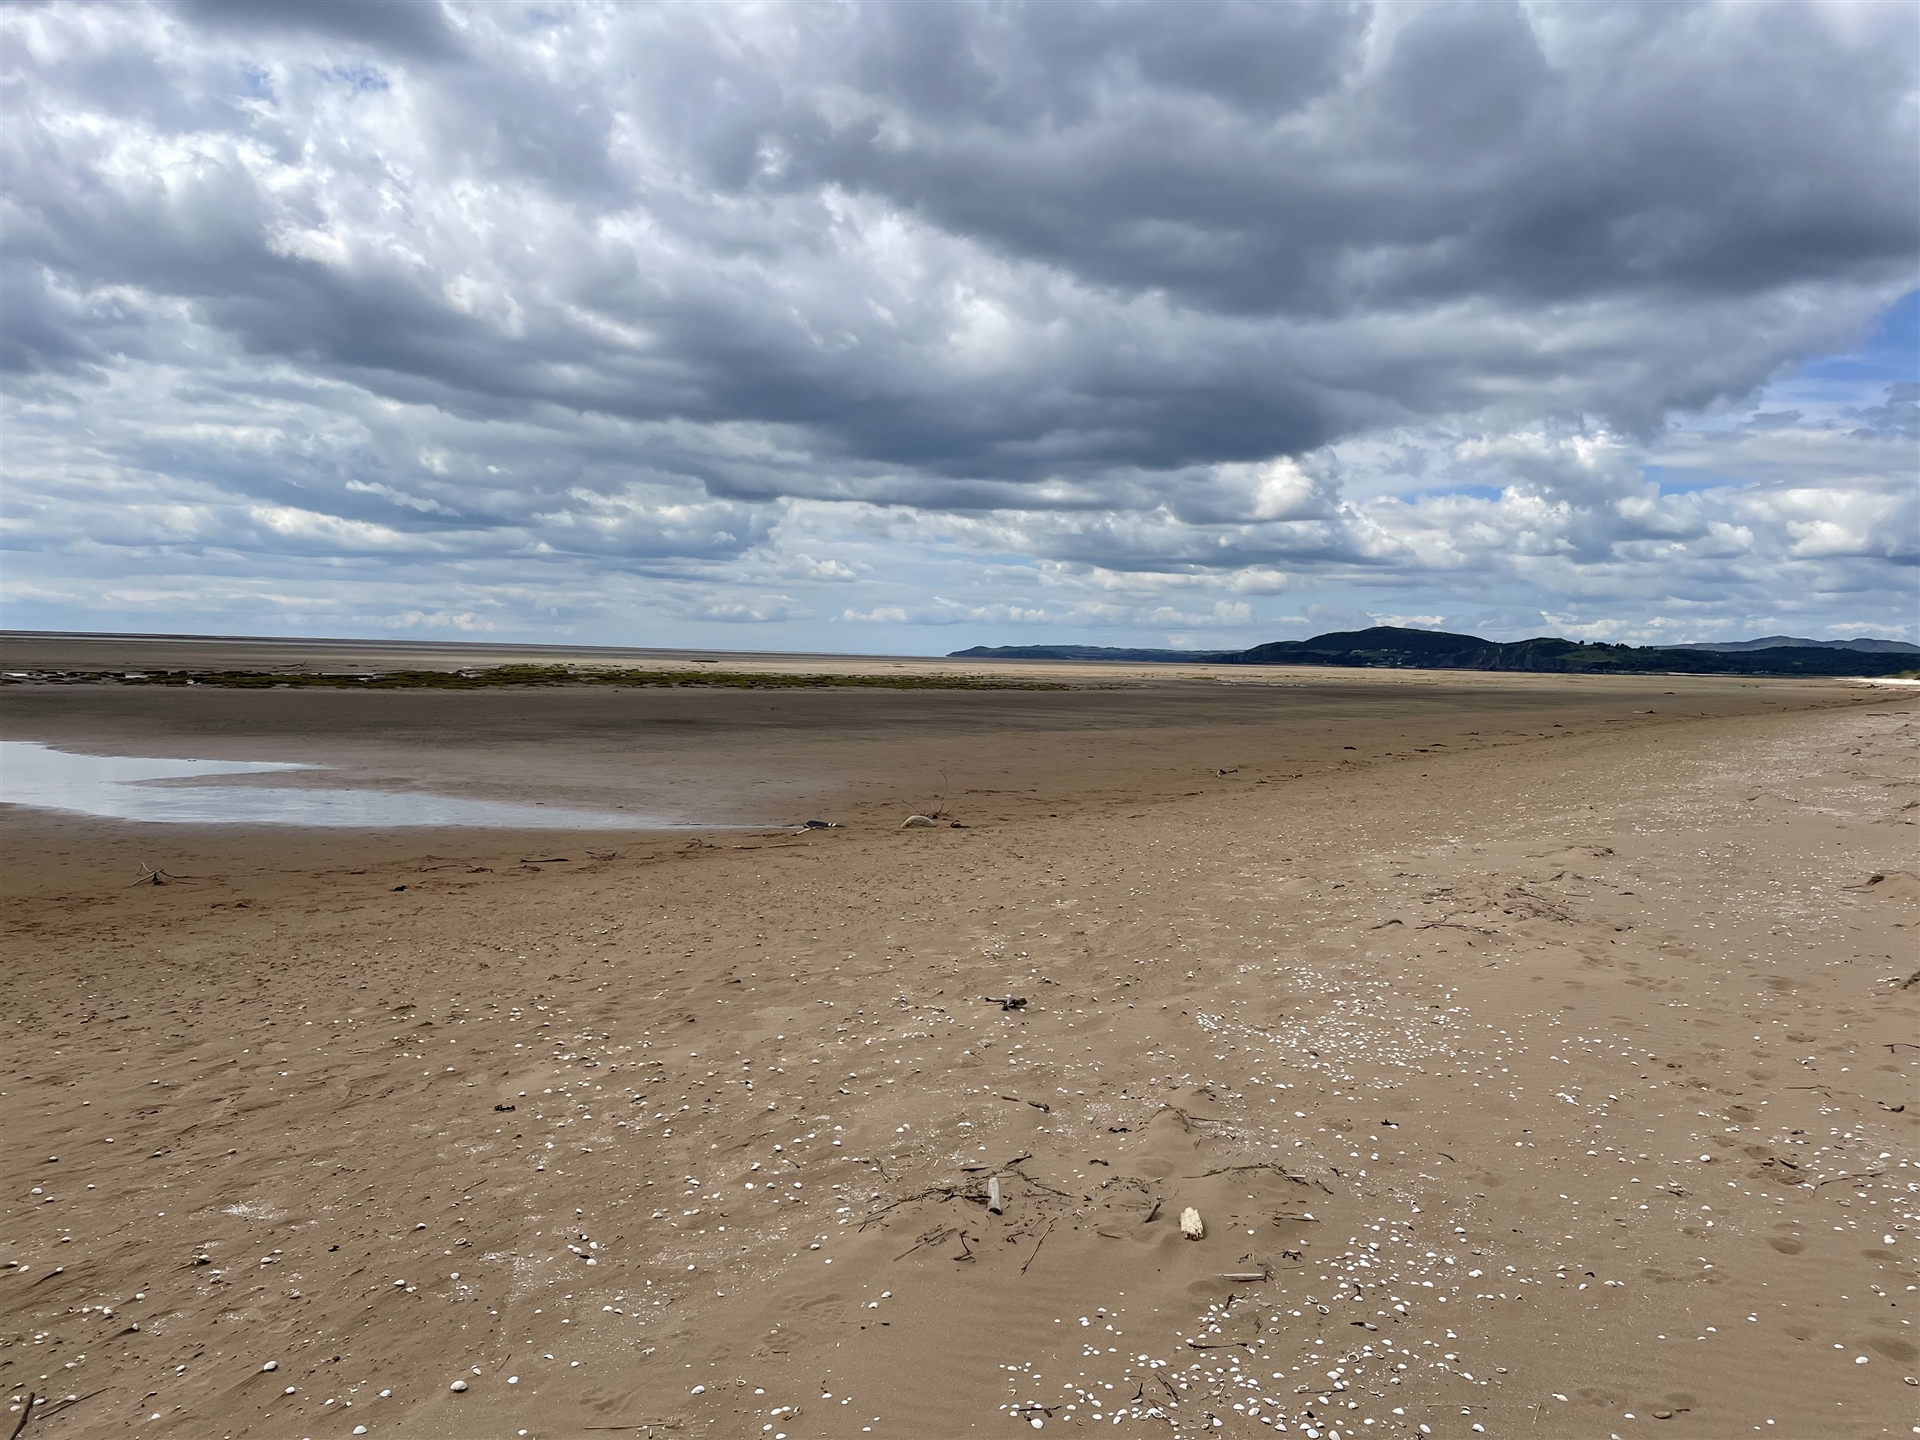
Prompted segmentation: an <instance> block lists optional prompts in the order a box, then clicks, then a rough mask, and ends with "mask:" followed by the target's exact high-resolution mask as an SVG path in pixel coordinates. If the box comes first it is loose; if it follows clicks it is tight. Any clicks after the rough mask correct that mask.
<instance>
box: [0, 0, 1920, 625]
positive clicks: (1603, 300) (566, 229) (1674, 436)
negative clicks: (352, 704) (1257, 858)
mask: <svg viewBox="0 0 1920 1440" xmlns="http://www.w3.org/2000/svg"><path fill="white" fill-rule="evenodd" d="M1917 30H1920V27H1916V26H1915V25H1914V23H1913V15H1912V11H1911V9H1910V8H1909V7H1908V6H1906V5H1905V4H1889V5H1874V4H1867V3H1829V4H1790V3H1782V4H1745V3H1743V4H1692V3H1662V4H1620V5H1616V4H1609V3H1606V0H1579V3H1573V4H1565V5H1550V4H1547V5H1531V4H1528V5H1508V4H1503V3H1498V0H1485V3H1474V4H1445V5H1421V4H1393V5H1381V6H1374V5H1367V4H1361V3H1345V0H1342V3H1332V4H1299V5H1276V4H1238V3H1211V0H1180V3H1178V4H1171V3H1169V4H1108V3H1084V4H1067V3H1046V4H1020V3H996V4H990V5H949V4H940V3H916V4H891V5H862V4H834V5H777V4H774V5H770V4H749V5H737V6H735V5H725V4H717V3H703V4H698V5H692V4H676V5H596V4H565V3H552V4H517V3H491V4H478V5H467V4H460V3H451V0H450V3H446V4H438V3H393V0H275V3H271V4H264V3H257V0H175V3H172V4H158V5H142V4H113V5H102V4H35V3H10V4H4V5H0V87H3V88H0V94H3V95H4V101H3V103H4V107H5V109H4V119H5V122H6V123H5V125H4V126H0V156H3V157H4V167H3V169H0V186H3V191H0V227H4V228H3V229H0V267H3V269H0V407H3V408H0V427H4V428H0V467H3V469H0V476H3V479H4V486H3V487H0V542H3V543H4V552H0V561H3V562H4V568H3V569H0V607H3V608H0V623H3V624H4V625H6V626H7V627H9V628H15V629H59V630H111V631H152V632H163V633H203V634H204V633H216V634H287V635H302V634H304V635H327V636H369V637H372V636H377V637H383V638H418V639H437V640H446V639H471V640H500V641H528V640H534V641H551V642H562V643H581V644H627V645H658V646H688V647H702V648H704V647H713V648H723V649H774V650H830V651H842V652H857V653H895V654H941V653H945V652H947V651H950V650H954V649H958V648H961V647H964V646H969V645H975V644H1049V643H1052V644H1062V643H1076V644H1096V645H1097V644H1106V645H1154V646H1180V647H1185V646H1198V647H1207V648H1213V647H1225V646H1239V645H1250V644H1254V643H1258V642H1261V641H1265V640H1273V639H1288V638H1300V637H1304V636H1308V635H1312V634H1317V633H1320V632H1323V631H1327V630H1335V629H1348V628H1354V627H1357V626H1362V625H1367V624H1376V623H1379V624H1407V625H1417V626H1424V627H1430V628H1444V629H1450V630H1463V631H1470V632H1473V633H1478V634H1482V635H1486V636H1488V637H1490V638H1496V639H1515V638H1522V637H1525V636H1530V635H1540V634H1560V635H1567V636H1572V637H1578V638H1587V639H1600V640H1609V641H1629V642H1633V643H1641V644H1645V643H1662V642H1683V641H1701V640H1715V639H1737V638H1746V637H1750V636H1757V635H1766V634H1776V633H1787V634H1793V635H1804V636H1810V637H1813V638H1835V637H1847V636H1854V635H1873V636H1884V637H1889V638H1903V639H1908V640H1920V595H1917V591H1916V583H1915V582H1916V577H1917V576H1920V570H1917V569H1916V565H1917V562H1920V493H1917V489H1920V487H1917V485H1916V462H1917V459H1920V53H1917V51H1920V40H1917V39H1916V32H1917Z"/></svg>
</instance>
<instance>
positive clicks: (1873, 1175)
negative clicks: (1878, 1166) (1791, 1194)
mask: <svg viewBox="0 0 1920 1440" xmlns="http://www.w3.org/2000/svg"><path fill="white" fill-rule="evenodd" d="M1886 1173H1887V1172H1886V1171H1884V1170H1863V1171H1861V1172H1860V1173H1859V1174H1858V1175H1829V1176H1828V1177H1827V1178H1826V1179H1824V1180H1816V1181H1814V1182H1813V1188H1814V1189H1816V1190H1818V1189H1819V1188H1820V1187H1821V1186H1822V1185H1831V1184H1833V1182H1834V1181H1836V1180H1877V1179H1879V1178H1880V1177H1881V1176H1882V1175H1884V1174H1886Z"/></svg>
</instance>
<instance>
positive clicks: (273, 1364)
mask: <svg viewBox="0 0 1920 1440" xmlns="http://www.w3.org/2000/svg"><path fill="white" fill-rule="evenodd" d="M260 1368H261V1369H262V1370H278V1369H279V1368H280V1362H279V1361H278V1360H269V1361H267V1363H266V1364H264V1365H262V1366H261V1367H260Z"/></svg>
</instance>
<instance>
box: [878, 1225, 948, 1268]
mask: <svg viewBox="0 0 1920 1440" xmlns="http://www.w3.org/2000/svg"><path fill="white" fill-rule="evenodd" d="M954 1229H955V1227H954V1226H951V1225H938V1226H935V1227H934V1228H933V1229H931V1230H929V1231H927V1233H926V1234H924V1235H922V1236H921V1237H920V1238H919V1239H918V1240H916V1241H914V1242H913V1244H911V1245H909V1246H908V1247H907V1248H906V1249H904V1250H902V1251H901V1252H900V1253H899V1254H898V1255H896V1256H894V1257H893V1258H894V1259H895V1260H904V1259H906V1258H907V1256H909V1255H911V1254H913V1252H914V1251H916V1250H918V1249H920V1248H921V1247H922V1246H924V1245H938V1244H939V1243H940V1242H941V1241H942V1240H944V1239H946V1238H947V1237H948V1236H949V1235H951V1234H953V1233H954Z"/></svg>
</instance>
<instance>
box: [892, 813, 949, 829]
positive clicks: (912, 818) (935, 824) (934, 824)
mask: <svg viewBox="0 0 1920 1440" xmlns="http://www.w3.org/2000/svg"><path fill="white" fill-rule="evenodd" d="M900 828H901V829H902V830H937V829H939V828H940V822H939V821H938V820H934V819H930V818H929V817H928V816H925V815H909V816H907V818H906V819H905V820H903V821H901V822H900Z"/></svg>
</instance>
